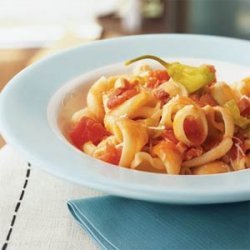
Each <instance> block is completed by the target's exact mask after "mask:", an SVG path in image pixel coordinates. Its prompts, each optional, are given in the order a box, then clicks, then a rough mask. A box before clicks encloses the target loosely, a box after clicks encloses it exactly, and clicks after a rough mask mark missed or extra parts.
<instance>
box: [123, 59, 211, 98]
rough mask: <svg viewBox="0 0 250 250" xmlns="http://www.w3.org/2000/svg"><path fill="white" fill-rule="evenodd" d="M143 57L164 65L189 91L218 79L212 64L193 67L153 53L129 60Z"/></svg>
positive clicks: (129, 62) (131, 61)
mask: <svg viewBox="0 0 250 250" xmlns="http://www.w3.org/2000/svg"><path fill="white" fill-rule="evenodd" d="M142 59H153V60H155V61H157V62H159V63H160V64H161V65H163V66H164V67H165V68H166V70H167V72H168V74H169V76H170V77H171V78H172V79H173V80H174V81H176V82H178V83H180V84H182V85H183V86H184V87H185V88H186V89H187V91H188V92H189V93H193V92H195V91H196V90H198V89H200V88H202V87H204V86H205V85H207V84H210V83H212V82H214V81H215V80H216V77H215V69H214V67H213V66H212V65H201V66H200V67H192V66H188V65H184V64H181V63H168V62H165V61H164V60H162V59H161V58H159V57H157V56H153V55H144V56H140V57H137V58H134V59H132V60H129V61H127V62H126V63H125V64H126V65H129V64H131V63H134V62H136V61H139V60H142Z"/></svg>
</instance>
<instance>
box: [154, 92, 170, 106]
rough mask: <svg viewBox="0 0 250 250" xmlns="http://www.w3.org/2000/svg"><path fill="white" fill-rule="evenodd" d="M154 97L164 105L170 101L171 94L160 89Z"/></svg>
mask: <svg viewBox="0 0 250 250" xmlns="http://www.w3.org/2000/svg"><path fill="white" fill-rule="evenodd" d="M154 96H155V97H156V98H157V99H159V100H160V101H161V102H162V104H166V103H167V102H168V101H169V100H170V96H169V94H168V93H167V92H166V91H164V90H163V89H158V90H156V91H155V92H154Z"/></svg>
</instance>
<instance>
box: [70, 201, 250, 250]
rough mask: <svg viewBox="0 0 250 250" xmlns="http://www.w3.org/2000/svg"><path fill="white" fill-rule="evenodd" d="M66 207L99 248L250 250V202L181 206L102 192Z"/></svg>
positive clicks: (135, 249)
mask: <svg viewBox="0 0 250 250" xmlns="http://www.w3.org/2000/svg"><path fill="white" fill-rule="evenodd" d="M68 208H69V211H70V212H71V214H72V215H73V217H74V218H75V220H76V221H77V222H78V223H79V224H80V226H81V227H82V228H83V229H84V230H86V231H88V232H89V234H90V235H91V236H92V237H93V238H94V239H95V240H96V241H97V242H98V243H99V245H100V246H101V248H102V249H125V250H161V249H162V250H163V249H166V250H167V249H171V250H174V249H176V250H181V249H188V250H189V249H192V250H195V249H197V250H201V249H218V250H223V249H230V250H231V249H232V250H233V249H235V250H236V249H237V250H241V249H246V250H249V249H250V202H241V203H231V204H218V205H196V206H180V205H167V204H157V203H150V202H143V201H136V200H129V199H124V198H117V197H112V196H104V197H97V198H89V199H82V200H73V201H69V202H68ZM83 247H84V246H83Z"/></svg>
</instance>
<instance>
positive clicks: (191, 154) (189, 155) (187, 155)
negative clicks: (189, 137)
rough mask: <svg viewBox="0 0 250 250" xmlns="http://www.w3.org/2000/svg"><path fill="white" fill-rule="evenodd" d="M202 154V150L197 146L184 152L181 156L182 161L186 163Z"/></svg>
mask: <svg viewBox="0 0 250 250" xmlns="http://www.w3.org/2000/svg"><path fill="white" fill-rule="evenodd" d="M202 154H203V148H202V147H200V146H198V147H193V148H190V149H188V150H187V151H185V152H184V154H183V160H184V161H188V160H191V159H193V158H195V157H198V156H200V155H202Z"/></svg>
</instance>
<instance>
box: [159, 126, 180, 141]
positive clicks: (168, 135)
mask: <svg viewBox="0 0 250 250" xmlns="http://www.w3.org/2000/svg"><path fill="white" fill-rule="evenodd" d="M161 136H162V138H163V139H164V140H166V141H171V142H173V143H174V144H177V143H178V140H177V139H176V137H175V134H174V131H173V129H171V128H166V129H165V130H164V132H163V133H162V134H161Z"/></svg>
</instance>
